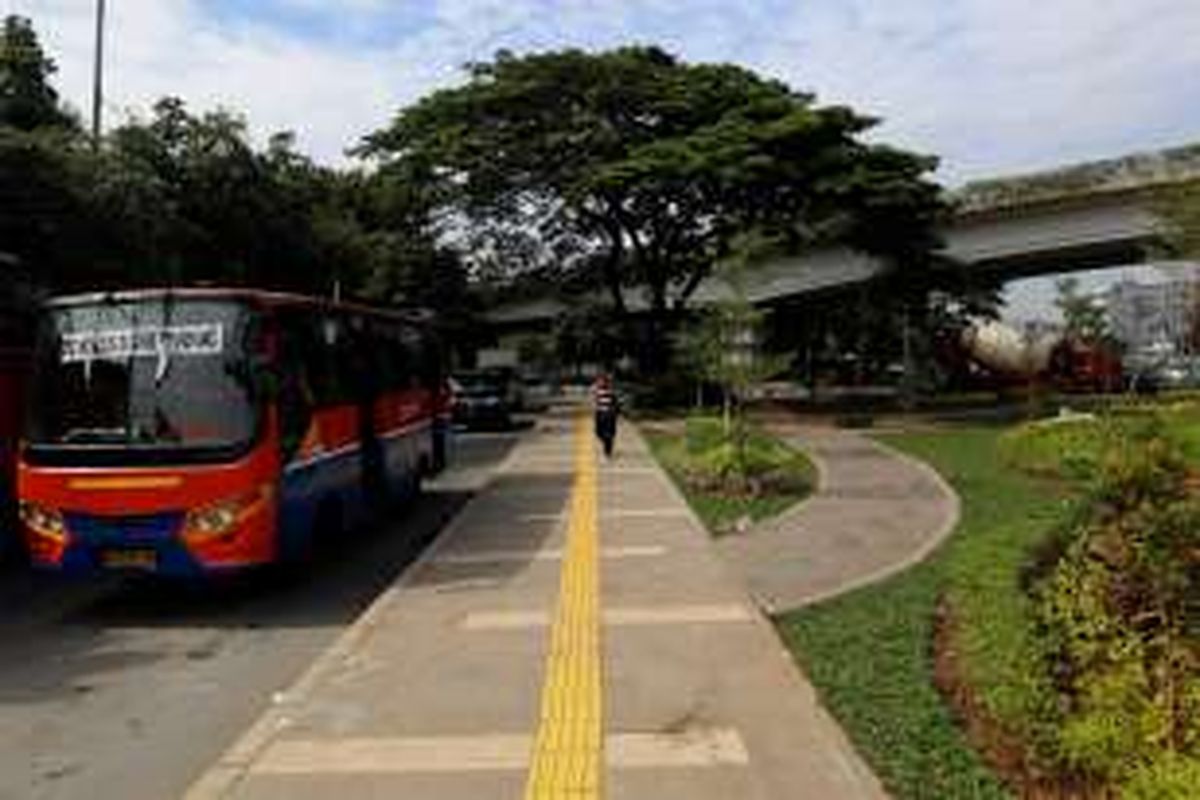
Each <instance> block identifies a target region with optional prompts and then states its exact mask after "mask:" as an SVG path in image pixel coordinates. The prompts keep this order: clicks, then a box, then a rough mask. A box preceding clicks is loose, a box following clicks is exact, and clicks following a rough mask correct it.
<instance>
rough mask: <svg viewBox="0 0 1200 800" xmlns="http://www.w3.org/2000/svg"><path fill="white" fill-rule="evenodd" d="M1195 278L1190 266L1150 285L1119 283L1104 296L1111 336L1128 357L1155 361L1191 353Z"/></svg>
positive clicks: (1198, 295)
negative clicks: (1123, 347)
mask: <svg viewBox="0 0 1200 800" xmlns="http://www.w3.org/2000/svg"><path fill="white" fill-rule="evenodd" d="M1198 278H1200V273H1198V272H1197V270H1196V268H1195V267H1194V266H1193V267H1187V268H1181V269H1180V270H1179V271H1178V272H1174V273H1173V274H1164V277H1163V280H1161V281H1155V282H1152V283H1148V282H1140V281H1130V280H1124V281H1120V282H1118V283H1115V284H1113V285H1112V286H1111V287H1109V288H1108V290H1107V291H1105V292H1104V293H1103V299H1104V304H1105V306H1107V308H1108V319H1109V324H1110V325H1111V326H1112V331H1113V335H1114V336H1116V338H1117V339H1118V340H1119V341H1120V342H1121V343H1122V344H1123V345H1125V349H1126V353H1127V354H1128V356H1129V357H1131V358H1134V359H1152V360H1157V359H1164V358H1171V357H1176V356H1188V355H1191V354H1192V353H1193V351H1194V350H1195V349H1196V348H1195V344H1196V342H1195V335H1194V330H1195V328H1196V323H1197V310H1198V309H1197V303H1198V302H1200V280H1198Z"/></svg>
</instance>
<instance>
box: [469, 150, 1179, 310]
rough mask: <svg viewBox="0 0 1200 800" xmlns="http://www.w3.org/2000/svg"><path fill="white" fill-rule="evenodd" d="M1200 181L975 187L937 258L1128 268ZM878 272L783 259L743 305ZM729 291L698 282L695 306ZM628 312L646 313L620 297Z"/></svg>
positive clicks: (1108, 167) (1124, 170) (1153, 173)
mask: <svg viewBox="0 0 1200 800" xmlns="http://www.w3.org/2000/svg"><path fill="white" fill-rule="evenodd" d="M1195 181H1200V143H1198V144H1193V145H1188V146H1185V147H1178V148H1173V149H1169V150H1162V151H1157V152H1151V153H1138V154H1134V155H1130V156H1125V157H1123V158H1116V159H1109V160H1104V161H1096V162H1091V163H1085V164H1078V165H1073V166H1068V167H1063V168H1060V169H1054V170H1050V171H1046V172H1038V173H1031V174H1028V175H1019V176H1010V177H1001V178H995V179H989V180H982V181H976V182H973V183H969V184H967V185H965V186H963V187H962V188H960V189H957V190H955V191H953V192H951V193H950V197H951V201H952V202H953V204H954V207H955V212H954V218H953V221H952V222H951V224H950V225H949V226H948V227H947V228H946V229H945V230H944V231H943V232H942V236H943V239H944V241H945V250H944V253H945V254H946V255H947V256H949V257H950V258H952V259H954V260H956V261H959V262H961V263H963V264H966V265H968V266H970V267H973V268H977V269H979V270H981V271H986V272H987V273H988V274H989V275H990V276H994V277H996V278H999V279H1002V280H1011V279H1015V278H1021V277H1028V276H1032V275H1044V274H1051V273H1058V272H1069V271H1072V270H1082V269H1098V268H1102V267H1115V266H1125V265H1129V264H1135V263H1138V262H1141V261H1143V260H1145V258H1146V252H1147V246H1148V245H1150V244H1151V243H1152V242H1153V240H1154V237H1155V230H1156V225H1155V220H1154V215H1153V212H1152V199H1153V197H1154V195H1155V192H1156V191H1158V190H1161V189H1162V188H1164V187H1167V186H1172V185H1178V184H1181V183H1190V182H1195ZM881 266H882V265H881V264H880V262H878V261H876V260H874V259H871V258H869V257H867V256H864V255H862V254H860V253H855V252H853V251H851V250H849V249H846V248H828V249H823V250H817V251H813V252H809V253H805V254H803V255H798V256H795V257H790V258H782V259H778V260H776V261H772V262H769V263H766V264H763V265H762V266H760V267H758V268H756V269H755V270H753V271H752V272H751V273H750V274H749V275H748V281H747V286H746V291H747V294H748V295H749V297H750V299H751V300H752V301H753V302H755V303H759V304H771V303H776V302H780V301H783V300H787V299H789V298H795V297H800V296H803V295H806V294H813V293H816V292H821V291H825V290H828V289H835V288H838V287H843V286H848V285H853V284H857V283H861V282H864V281H866V280H869V279H870V278H872V277H873V276H875V275H876V274H878V272H879V271H880V269H881ZM727 291H728V290H727V289H726V288H725V287H724V286H723V285H722V284H721V283H720V282H719V281H716V280H709V281H706V282H705V283H704V284H702V285H701V286H700V288H699V289H698V290H697V292H696V296H695V301H696V302H699V303H703V302H704V301H706V300H713V299H716V298H718V297H720V296H722V294H724V293H726V292H727ZM626 303H627V305H628V306H629V307H630V308H631V309H632V310H638V309H639V308H641V307H644V306H645V299H644V298H642V297H640V296H638V293H637V292H627V297H626ZM565 309H566V305H565V304H564V303H562V302H560V301H558V300H555V299H552V298H539V299H536V300H531V301H523V302H520V303H513V304H510V305H506V306H501V307H500V308H497V309H495V310H494V311H493V312H492V314H491V316H490V321H491V322H492V323H493V324H494V325H496V326H497V327H498V328H501V329H503V328H514V327H522V326H524V325H529V324H536V323H538V322H539V321H545V320H549V319H552V318H553V317H555V316H557V315H558V314H560V313H562V312H563V311H564V310H565Z"/></svg>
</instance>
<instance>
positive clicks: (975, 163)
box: [5, 0, 1200, 180]
mask: <svg viewBox="0 0 1200 800" xmlns="http://www.w3.org/2000/svg"><path fill="white" fill-rule="evenodd" d="M244 1H245V2H253V0H244ZM93 2H94V0H6V5H7V8H6V9H5V10H7V11H17V12H20V13H25V14H28V15H30V16H32V17H33V18H34V19H35V22H36V24H37V26H38V28H39V30H40V31H41V32H42V33H43V35H44V37H45V39H46V42H47V45H48V47H49V49H50V50H51V52H52V54H53V55H54V57H55V58H56V59H57V60H58V62H59V64H60V66H61V68H62V70H61V74H60V86H61V87H62V89H63V93H64V96H65V97H66V98H68V99H69V100H70V101H71V102H72V103H73V104H74V105H75V106H76V107H78V108H80V109H83V108H86V107H87V106H88V105H89V101H88V98H89V91H90V54H91V26H92V19H91V14H92V8H93ZM280 2H283V3H286V4H289V5H291V6H293V7H295V8H298V9H301V10H304V11H306V12H312V13H315V14H319V13H320V12H322V11H327V10H330V9H334V10H333V11H331V12H330V13H331V14H336V15H337V17H338V19H339V20H341V22H339V26H340V27H339V31H338V35H332V33H331V35H330V36H328V37H321V36H318V35H315V34H314V31H312V30H309V31H300V30H291V29H288V28H287V27H285V26H283V25H282V24H280V25H268V24H266V23H264V22H263V21H262V19H263V14H261V13H259V14H256V15H255V16H254V18H250V17H244V18H238V17H237V16H236V15H234V14H233V13H232V12H230V11H229V10H228V9H227V11H226V13H223V14H221V15H220V16H217V15H215V14H214V13H213V12H212V11H211V10H209V9H211V5H206V4H205V3H204V2H201V0H111V2H110V4H109V5H110V10H111V24H110V30H109V43H110V59H109V70H108V85H109V98H110V104H109V106H110V109H111V108H116V109H126V108H130V109H140V110H142V111H144V110H145V109H146V108H147V107H148V106H149V104H150V103H151V102H152V101H153V100H154V99H156V98H158V97H160V96H162V95H164V94H177V95H180V96H182V97H184V98H185V99H187V100H188V101H189V102H190V103H191V104H192V105H193V106H194V107H198V108H204V107H208V106H211V105H215V104H221V105H225V106H228V107H231V108H233V109H235V110H239V111H243V112H245V113H246V114H247V115H248V117H249V118H250V121H251V124H252V126H253V128H254V130H255V131H256V132H258V133H260V134H261V133H265V132H268V131H272V130H277V129H284V128H286V129H293V130H295V131H296V132H297V133H298V134H299V136H300V144H301V146H302V147H304V148H306V149H308V150H309V151H311V152H313V153H314V154H315V155H317V156H318V157H319V158H321V159H324V160H336V159H338V158H340V157H341V153H342V152H343V150H344V149H345V148H346V147H348V146H350V145H352V144H354V143H355V142H356V141H357V139H358V137H359V136H361V135H362V134H363V133H365V132H367V131H370V130H372V129H374V128H376V127H378V126H380V125H382V124H384V123H386V121H387V120H388V118H389V117H390V116H391V115H392V114H393V113H394V112H395V110H396V109H397V108H398V107H399V106H400V105H401V104H402V103H405V102H409V101H411V100H414V99H416V98H417V97H419V96H420V95H421V94H422V93H424V92H425V91H427V90H428V89H430V88H432V87H434V86H439V85H446V84H448V83H450V82H453V81H455V80H458V79H460V77H461V72H460V71H459V69H458V68H459V66H460V65H461V64H462V63H464V62H466V61H469V60H472V59H480V58H486V57H487V56H489V55H490V54H491V53H492V52H493V51H495V50H496V49H497V48H499V47H502V46H507V47H511V48H514V49H518V50H525V49H529V48H531V47H558V46H567V45H574V46H589V47H601V46H611V45H615V44H618V43H621V42H628V41H639V42H650V41H654V42H661V43H663V44H665V45H667V46H668V47H669V48H671V49H674V50H676V51H679V52H681V53H682V54H683V55H684V56H686V57H688V58H690V59H693V60H714V59H720V60H733V61H739V62H742V63H746V64H748V65H750V66H753V67H756V68H760V69H763V70H765V71H767V72H769V73H771V74H773V75H776V76H779V77H781V78H784V79H786V80H788V81H789V82H791V83H792V84H793V85H796V86H797V87H798V88H807V89H813V90H815V91H817V92H818V93H819V94H820V96H821V98H822V99H823V100H826V101H843V102H850V103H852V104H854V105H856V106H862V107H863V108H864V109H866V110H868V111H870V112H872V113H876V114H879V115H881V116H883V117H885V118H886V120H887V122H886V124H885V126H884V127H883V129H882V131H881V134H882V135H884V136H886V137H887V138H889V139H892V140H895V141H897V142H899V143H901V144H904V145H906V146H910V147H914V148H918V149H921V150H924V151H927V152H933V153H937V154H940V155H942V156H943V157H944V159H945V167H944V170H943V174H944V175H945V176H946V177H948V178H950V179H952V180H958V179H961V178H963V177H977V176H980V175H986V174H992V173H995V172H998V171H1010V170H1014V169H1028V168H1035V167H1042V166H1049V165H1051V164H1054V163H1056V162H1059V161H1062V160H1073V159H1079V158H1091V157H1101V156H1106V155H1116V154H1119V153H1121V152H1124V151H1126V150H1131V149H1140V148H1143V147H1154V146H1162V145H1167V144H1172V143H1178V142H1183V141H1187V140H1189V139H1197V138H1200V83H1197V82H1196V81H1195V75H1197V74H1200V49H1197V48H1196V47H1195V46H1194V43H1195V42H1197V41H1200V3H1197V2H1195V0H798V1H794V0H743V2H739V3H730V2H727V0H686V2H672V3H663V2H657V1H656V0H560V2H550V0H431V2H422V1H421V0H405V1H404V2H400V3H397V2H395V1H394V0H391V1H390V2H389V0H347V2H343V3H338V4H337V5H336V6H332V5H331V4H328V3H322V2H320V0H280ZM392 31H395V33H394V34H392V33H391V32H392ZM347 32H349V33H347ZM364 32H369V33H372V34H374V35H373V36H371V37H363V39H364V42H356V41H355V39H356V37H358V36H360V35H361V34H363V33H364ZM381 32H384V33H386V36H388V37H392V38H393V39H394V41H388V42H385V43H381V36H382V35H384V33H381ZM347 36H348V37H349V40H348V39H347ZM367 39H369V42H367V41H366V40H367ZM385 45H386V46H385ZM111 113H112V112H110V119H111Z"/></svg>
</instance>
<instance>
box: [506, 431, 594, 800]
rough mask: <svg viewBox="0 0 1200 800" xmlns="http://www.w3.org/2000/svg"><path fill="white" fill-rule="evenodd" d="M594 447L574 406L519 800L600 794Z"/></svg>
mask: <svg viewBox="0 0 1200 800" xmlns="http://www.w3.org/2000/svg"><path fill="white" fill-rule="evenodd" d="M593 447H594V446H593V443H592V437H591V435H590V430H589V420H588V418H587V416H586V414H580V416H579V419H578V421H577V423H576V428H575V484H574V488H573V490H572V493H571V515H570V518H569V523H568V524H569V528H568V530H567V546H566V551H565V554H564V558H563V567H562V577H561V579H560V583H559V596H558V608H557V609H556V611H555V616H554V623H553V624H554V627H553V629H552V631H551V634H550V654H549V656H548V657H547V660H546V677H545V682H544V683H543V685H542V698H541V718H540V720H539V722H538V730H537V735H536V737H535V739H534V743H533V753H532V760H531V762H530V768H529V778H528V781H527V783H526V784H525V800H567V798H570V799H571V800H590V799H591V798H596V799H597V800H598V798H600V797H601V796H602V788H601V784H602V773H601V770H602V765H603V763H604V753H603V750H604V721H603V719H602V711H603V701H602V697H601V694H602V678H601V674H600V673H601V653H600V570H599V552H598V551H599V548H598V544H597V539H598V534H597V514H596V457H595V453H594V449H593Z"/></svg>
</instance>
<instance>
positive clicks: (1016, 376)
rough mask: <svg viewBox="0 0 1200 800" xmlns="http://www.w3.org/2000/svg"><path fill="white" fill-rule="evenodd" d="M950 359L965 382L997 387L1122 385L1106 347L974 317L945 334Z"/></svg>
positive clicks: (1098, 388) (1117, 363)
mask: <svg viewBox="0 0 1200 800" xmlns="http://www.w3.org/2000/svg"><path fill="white" fill-rule="evenodd" d="M951 342H952V349H953V350H955V351H957V352H956V353H954V358H953V359H952V360H953V361H956V362H957V367H958V369H960V370H961V369H964V368H965V369H966V370H967V371H968V379H969V381H970V383H972V384H974V385H976V386H982V387H986V388H991V389H1003V388H1011V387H1016V386H1023V385H1029V384H1035V383H1042V384H1048V385H1051V386H1054V387H1055V388H1057V389H1060V390H1062V391H1075V392H1112V391H1119V390H1120V389H1121V388H1122V381H1123V371H1122V367H1121V360H1120V358H1119V356H1118V355H1117V353H1116V352H1115V351H1113V350H1112V349H1111V348H1108V347H1105V346H1103V345H1097V344H1090V343H1086V342H1083V341H1080V340H1078V339H1075V338H1073V337H1070V336H1067V335H1065V334H1062V333H1043V334H1039V335H1026V334H1023V333H1021V332H1020V331H1018V330H1016V329H1015V328H1013V327H1011V326H1009V325H1005V324H1004V323H1002V322H996V321H992V320H986V321H983V320H981V321H978V322H974V323H972V324H969V325H967V326H966V327H965V328H963V329H961V330H960V331H958V332H957V335H955V336H953V337H951Z"/></svg>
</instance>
